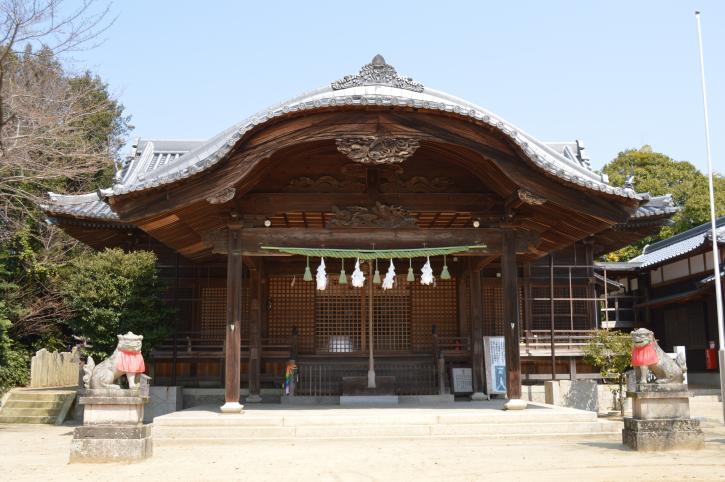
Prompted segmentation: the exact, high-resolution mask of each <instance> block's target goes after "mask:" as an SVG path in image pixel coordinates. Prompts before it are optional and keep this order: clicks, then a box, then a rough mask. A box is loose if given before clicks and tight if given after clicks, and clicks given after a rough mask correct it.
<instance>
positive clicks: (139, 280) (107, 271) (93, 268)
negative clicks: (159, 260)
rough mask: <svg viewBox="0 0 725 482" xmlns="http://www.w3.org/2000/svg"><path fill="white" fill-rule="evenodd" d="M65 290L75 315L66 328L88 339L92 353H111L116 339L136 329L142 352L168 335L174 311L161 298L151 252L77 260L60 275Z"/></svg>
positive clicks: (102, 254)
mask: <svg viewBox="0 0 725 482" xmlns="http://www.w3.org/2000/svg"><path fill="white" fill-rule="evenodd" d="M61 277H62V282H61V290H62V293H63V297H64V298H65V301H66V304H67V305H68V307H69V308H70V309H71V310H72V312H73V314H72V315H71V316H70V317H69V318H68V320H67V324H68V326H69V327H70V328H71V330H72V331H73V333H74V334H75V335H78V336H83V337H86V338H87V339H88V340H89V341H90V343H91V345H92V348H91V349H90V350H88V352H89V353H90V354H91V355H94V356H98V357H103V356H106V355H108V354H109V353H111V352H112V351H113V349H114V348H115V347H116V344H117V341H118V340H117V338H116V335H118V334H120V333H126V332H128V331H133V332H134V333H136V334H141V335H143V336H144V340H143V347H144V351H145V352H148V351H149V350H150V349H151V348H152V347H153V346H154V345H155V344H156V343H158V342H159V341H161V340H162V339H164V338H165V337H166V336H168V334H169V332H170V324H171V319H172V316H173V310H172V309H171V308H170V307H169V306H168V305H166V304H165V303H164V302H163V300H162V296H163V293H164V286H162V284H161V282H160V281H159V279H158V275H157V271H156V256H155V255H154V254H153V253H151V252H148V251H135V252H132V253H124V252H123V251H122V250H120V249H106V250H105V251H102V252H98V253H94V254H91V255H87V256H81V257H77V258H75V259H73V260H72V261H71V262H70V263H68V265H67V266H66V267H65V268H64V269H63V270H62V272H61Z"/></svg>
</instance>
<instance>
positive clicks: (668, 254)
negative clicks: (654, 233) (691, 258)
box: [630, 216, 725, 268]
mask: <svg viewBox="0 0 725 482" xmlns="http://www.w3.org/2000/svg"><path fill="white" fill-rule="evenodd" d="M711 239H712V232H711V231H710V223H705V224H701V225H700V226H697V227H695V228H692V229H690V230H688V231H685V232H682V233H679V234H676V235H675V236H672V237H670V238H667V239H664V240H662V241H658V242H657V243H653V244H650V245H649V246H647V247H645V248H644V250H643V251H642V254H640V255H639V256H637V257H636V258H632V259H631V260H630V262H632V263H637V264H638V265H639V267H641V268H646V267H648V266H653V265H656V264H659V263H662V262H663V261H667V260H669V259H672V258H676V257H678V256H682V255H684V254H687V253H689V252H691V251H694V250H695V249H697V248H699V247H700V246H702V245H703V244H704V243H705V242H706V241H709V240H711ZM717 239H718V243H725V216H723V217H721V218H719V219H718V220H717Z"/></svg>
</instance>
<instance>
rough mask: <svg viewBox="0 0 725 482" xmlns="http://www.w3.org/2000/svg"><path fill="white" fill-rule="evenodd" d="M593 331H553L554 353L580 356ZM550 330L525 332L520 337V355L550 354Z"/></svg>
mask: <svg viewBox="0 0 725 482" xmlns="http://www.w3.org/2000/svg"><path fill="white" fill-rule="evenodd" d="M593 335H594V330H554V351H555V352H556V353H559V354H562V355H565V354H566V355H580V354H581V353H582V351H583V349H584V346H586V345H587V343H589V341H590V340H591V339H592V337H593ZM551 341H552V339H551V330H527V331H525V332H524V333H523V335H522V337H521V349H522V353H523V352H524V351H525V352H526V353H527V354H534V355H535V354H539V353H542V352H546V353H549V354H550V353H551Z"/></svg>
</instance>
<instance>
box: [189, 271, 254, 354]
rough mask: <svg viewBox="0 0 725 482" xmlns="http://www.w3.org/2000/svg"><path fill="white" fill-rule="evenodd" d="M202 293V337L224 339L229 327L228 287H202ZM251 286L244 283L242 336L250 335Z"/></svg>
mask: <svg viewBox="0 0 725 482" xmlns="http://www.w3.org/2000/svg"><path fill="white" fill-rule="evenodd" d="M200 295H201V310H200V311H201V320H200V321H201V323H200V330H201V337H202V338H204V339H207V340H217V339H224V336H225V330H226V327H227V288H226V287H223V288H222V287H202V288H201V289H200ZM249 308H250V300H249V286H248V285H247V283H246V280H245V281H244V282H243V284H242V326H241V330H242V332H241V334H240V336H241V337H242V338H246V337H248V336H249Z"/></svg>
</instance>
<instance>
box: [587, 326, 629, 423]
mask: <svg viewBox="0 0 725 482" xmlns="http://www.w3.org/2000/svg"><path fill="white" fill-rule="evenodd" d="M584 360H585V361H586V362H587V363H589V364H590V365H592V366H594V367H596V368H599V373H600V374H601V375H602V378H604V379H605V380H607V379H609V380H612V379H613V380H616V382H617V384H618V385H619V390H618V392H617V393H618V395H619V396H618V399H619V406H620V409H621V410H622V414H624V405H623V404H622V399H623V398H624V397H623V395H624V390H623V388H624V382H625V380H624V375H625V372H626V371H627V370H628V369H629V367H630V366H631V365H632V336H631V335H630V334H629V333H623V332H621V331H615V330H606V329H602V330H597V331H596V332H595V333H594V336H593V337H592V339H591V340H590V341H589V343H587V344H586V345H585V346H584Z"/></svg>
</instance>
